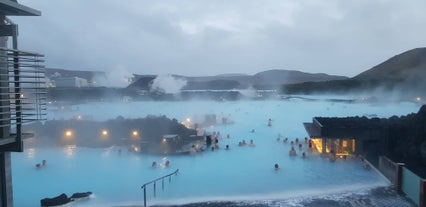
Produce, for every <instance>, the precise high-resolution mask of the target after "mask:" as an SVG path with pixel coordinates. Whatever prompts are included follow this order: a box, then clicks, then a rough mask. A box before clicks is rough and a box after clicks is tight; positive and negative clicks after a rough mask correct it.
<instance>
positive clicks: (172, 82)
mask: <svg viewBox="0 0 426 207" xmlns="http://www.w3.org/2000/svg"><path fill="white" fill-rule="evenodd" d="M186 83H187V81H186V80H185V79H181V78H177V77H173V76H172V75H159V76H157V77H156V78H155V79H154V80H153V82H152V85H151V92H161V93H166V94H178V93H180V90H181V89H182V88H183V87H184V86H185V85H186Z"/></svg>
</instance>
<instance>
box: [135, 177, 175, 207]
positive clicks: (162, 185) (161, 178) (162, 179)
mask: <svg viewBox="0 0 426 207" xmlns="http://www.w3.org/2000/svg"><path fill="white" fill-rule="evenodd" d="M178 172H179V169H177V170H175V171H174V172H172V173H170V174H168V175H165V176H163V177H160V178H157V179H155V180H152V181H150V182H147V183H145V184H143V185H142V187H141V188H143V206H144V207H146V186H147V185H149V184H151V183H152V184H153V188H154V198H155V197H157V181H159V180H161V188H162V189H163V190H164V179H165V178H166V177H169V182H171V181H172V176H173V175H177V173H178Z"/></svg>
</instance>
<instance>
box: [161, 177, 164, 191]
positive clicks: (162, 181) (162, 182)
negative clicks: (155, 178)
mask: <svg viewBox="0 0 426 207" xmlns="http://www.w3.org/2000/svg"><path fill="white" fill-rule="evenodd" d="M161 189H162V190H164V178H161Z"/></svg>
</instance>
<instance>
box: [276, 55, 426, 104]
mask: <svg viewBox="0 0 426 207" xmlns="http://www.w3.org/2000/svg"><path fill="white" fill-rule="evenodd" d="M425 80H426V48H415V49H412V50H408V51H406V52H403V53H401V54H398V55H396V56H393V57H391V58H389V59H388V60H386V61H384V62H382V63H380V64H378V65H376V66H374V67H372V68H371V69H369V70H366V71H364V72H362V73H360V74H358V75H356V76H355V77H353V78H350V79H347V80H335V81H325V82H305V83H301V84H289V85H285V86H283V88H282V89H283V91H284V92H285V93H291V94H293V93H304V94H306V93H323V92H329V93H336V92H337V93H346V92H373V91H380V92H391V93H392V94H397V95H398V96H401V97H405V98H410V97H414V96H426V90H425V88H426V81H425Z"/></svg>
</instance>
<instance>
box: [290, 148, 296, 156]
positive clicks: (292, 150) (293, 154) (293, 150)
mask: <svg viewBox="0 0 426 207" xmlns="http://www.w3.org/2000/svg"><path fill="white" fill-rule="evenodd" d="M289 155H290V156H296V155H297V153H296V150H295V149H294V147H291V150H290V152H289Z"/></svg>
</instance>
